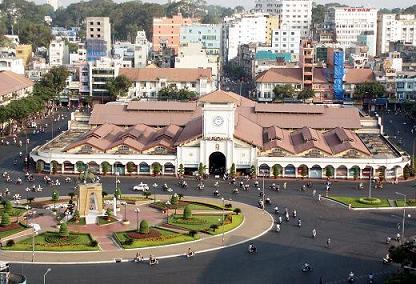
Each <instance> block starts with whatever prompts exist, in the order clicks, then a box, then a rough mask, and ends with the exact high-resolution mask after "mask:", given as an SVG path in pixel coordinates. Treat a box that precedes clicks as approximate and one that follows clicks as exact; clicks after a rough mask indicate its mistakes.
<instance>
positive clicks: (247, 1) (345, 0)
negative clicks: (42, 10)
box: [34, 0, 414, 9]
mask: <svg viewBox="0 0 416 284" xmlns="http://www.w3.org/2000/svg"><path fill="white" fill-rule="evenodd" d="M113 1H114V2H116V3H120V2H127V1H122V0H113ZM254 1H255V0H236V1H229V2H226V3H224V1H221V0H207V3H208V4H215V5H222V6H225V7H235V6H238V5H242V6H244V7H245V8H252V7H254ZM34 2H35V3H37V4H41V3H46V0H35V1H34ZM58 2H59V5H63V6H67V5H69V4H72V3H77V2H81V1H79V0H58ZM143 2H154V3H158V4H164V3H167V2H168V1H167V0H147V1H146V0H145V1H143ZM315 2H316V3H318V4H326V3H334V2H337V3H341V4H345V5H350V6H363V2H362V1H360V0H338V1H334V0H318V1H315ZM365 3H366V4H365V6H368V7H374V8H379V9H380V8H388V9H391V8H406V7H409V6H412V5H413V4H414V0H403V1H400V2H397V1H392V0H367V1H365ZM227 4H228V5H227Z"/></svg>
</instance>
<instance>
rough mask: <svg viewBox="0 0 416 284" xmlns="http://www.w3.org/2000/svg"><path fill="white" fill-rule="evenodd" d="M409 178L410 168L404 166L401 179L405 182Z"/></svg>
mask: <svg viewBox="0 0 416 284" xmlns="http://www.w3.org/2000/svg"><path fill="white" fill-rule="evenodd" d="M409 177H410V167H409V165H406V166H404V168H403V178H404V179H405V180H407V179H408V178H409Z"/></svg>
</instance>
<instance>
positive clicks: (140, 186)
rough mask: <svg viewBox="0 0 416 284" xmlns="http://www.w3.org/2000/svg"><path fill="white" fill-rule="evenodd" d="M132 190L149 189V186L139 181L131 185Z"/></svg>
mask: <svg viewBox="0 0 416 284" xmlns="http://www.w3.org/2000/svg"><path fill="white" fill-rule="evenodd" d="M133 190H134V191H143V192H144V191H149V186H148V185H147V184H145V183H142V182H141V183H140V184H138V185H135V186H133Z"/></svg>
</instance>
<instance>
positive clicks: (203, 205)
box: [152, 200, 229, 211]
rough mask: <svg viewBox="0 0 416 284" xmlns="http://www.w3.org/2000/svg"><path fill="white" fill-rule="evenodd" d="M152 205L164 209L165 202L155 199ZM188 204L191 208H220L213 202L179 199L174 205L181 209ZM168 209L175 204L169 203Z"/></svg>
mask: <svg viewBox="0 0 416 284" xmlns="http://www.w3.org/2000/svg"><path fill="white" fill-rule="evenodd" d="M152 204H153V205H154V206H156V207H158V208H161V209H166V207H167V206H166V203H165V202H161V201H157V202H155V203H152ZM187 205H189V206H190V207H191V209H192V210H217V211H218V210H222V207H221V206H217V205H214V204H208V203H202V202H201V203H199V202H192V201H183V200H180V201H179V202H178V204H177V206H176V209H183V208H185V206H187ZM169 208H170V209H174V208H175V206H174V205H170V206H169ZM225 210H229V209H225Z"/></svg>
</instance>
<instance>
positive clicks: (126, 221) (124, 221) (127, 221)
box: [121, 220, 130, 225]
mask: <svg viewBox="0 0 416 284" xmlns="http://www.w3.org/2000/svg"><path fill="white" fill-rule="evenodd" d="M121 224H123V225H129V224H130V221H129V220H123V221H122V222H121Z"/></svg>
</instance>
